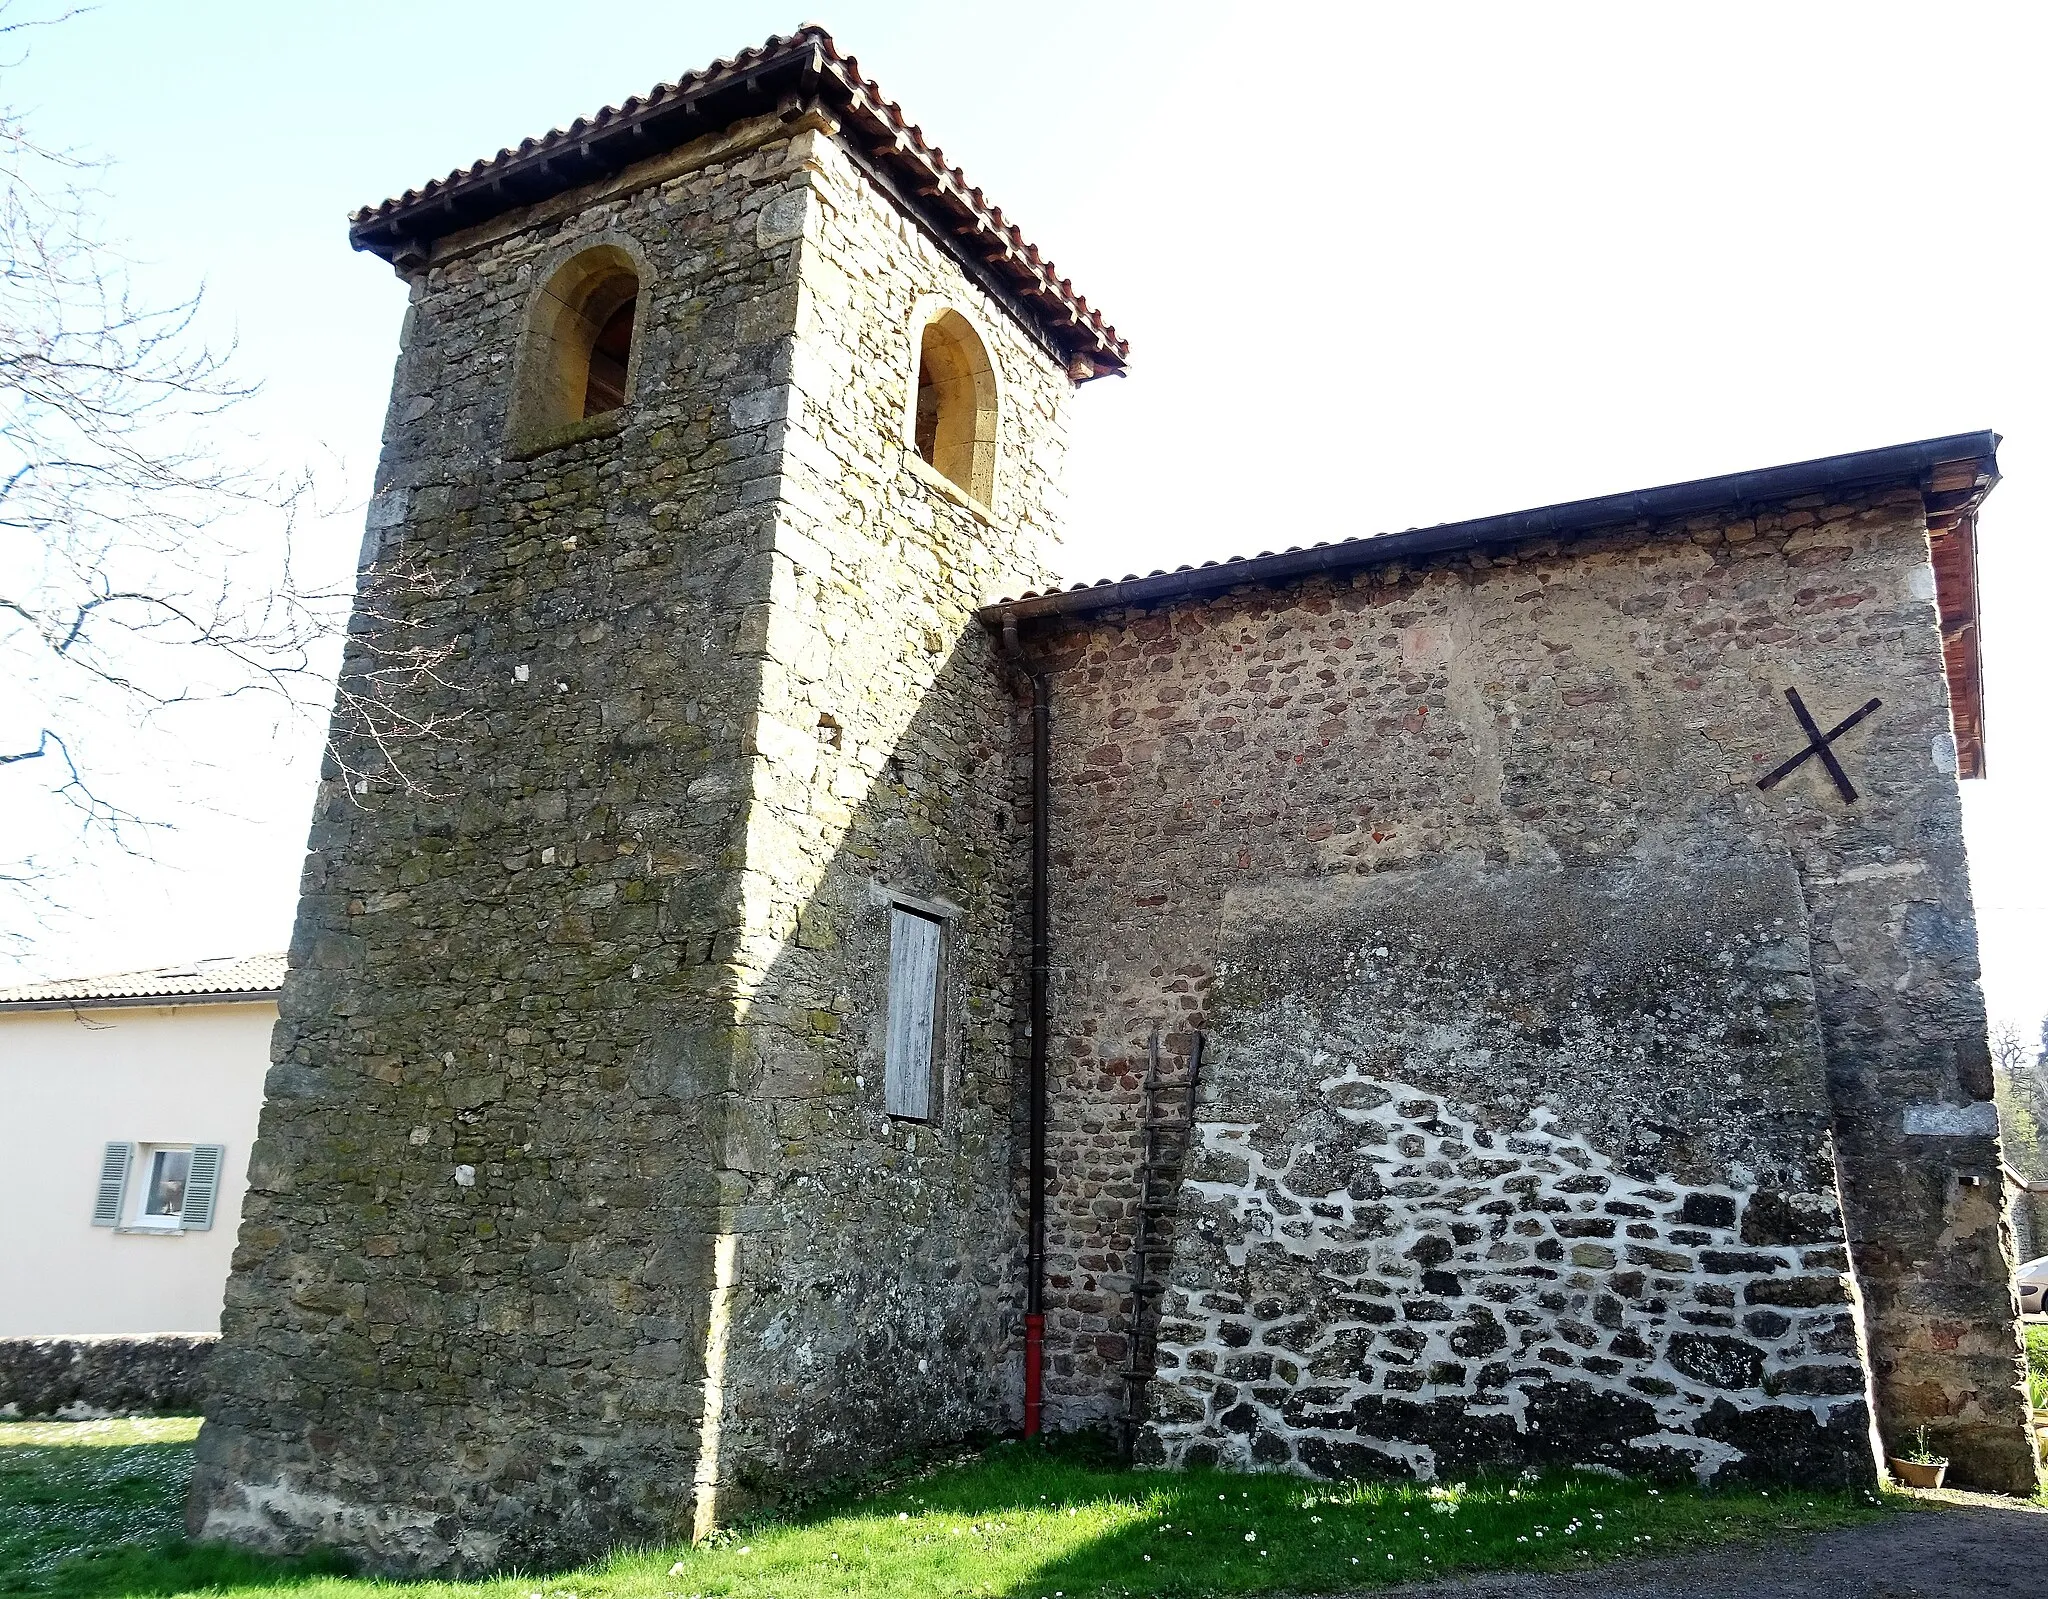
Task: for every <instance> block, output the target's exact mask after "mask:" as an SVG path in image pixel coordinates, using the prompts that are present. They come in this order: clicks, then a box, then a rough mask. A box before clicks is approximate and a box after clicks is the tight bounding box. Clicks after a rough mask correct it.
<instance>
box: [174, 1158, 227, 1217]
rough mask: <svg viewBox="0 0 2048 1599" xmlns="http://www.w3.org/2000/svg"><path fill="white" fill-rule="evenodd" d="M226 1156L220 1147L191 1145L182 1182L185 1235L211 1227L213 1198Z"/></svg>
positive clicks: (217, 1188)
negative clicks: (189, 1163) (189, 1157)
mask: <svg viewBox="0 0 2048 1599" xmlns="http://www.w3.org/2000/svg"><path fill="white" fill-rule="evenodd" d="M226 1154H227V1149H226V1147H225V1146H223V1145H220V1144H194V1145H193V1146H192V1166H191V1171H190V1174H189V1175H188V1176H187V1177H186V1179H185V1211H184V1223H185V1230H186V1231H187V1232H204V1231H206V1229H207V1228H209V1227H211V1226H212V1225H213V1196H214V1195H215V1194H216V1193H218V1192H219V1191H220V1167H221V1161H222V1159H223V1157H225V1156H226Z"/></svg>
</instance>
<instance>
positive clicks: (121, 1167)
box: [92, 1144, 135, 1227]
mask: <svg viewBox="0 0 2048 1599" xmlns="http://www.w3.org/2000/svg"><path fill="white" fill-rule="evenodd" d="M134 1158H135V1146H134V1145H133V1144H109V1145H107V1152H106V1153H105V1154H104V1155H102V1156H101V1157H100V1187H99V1195H98V1197H97V1198H96V1199H94V1201H93V1206H92V1224H93V1226H95V1227H118V1226H120V1225H121V1204H122V1201H123V1200H125V1199H126V1198H127V1197H128V1167H129V1164H130V1162H132V1161H133V1160H134Z"/></svg>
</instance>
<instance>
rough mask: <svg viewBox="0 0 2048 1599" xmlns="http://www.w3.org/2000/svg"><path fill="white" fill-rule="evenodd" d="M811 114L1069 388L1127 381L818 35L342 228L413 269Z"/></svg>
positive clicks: (1123, 357) (1019, 238) (1030, 250)
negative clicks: (629, 176) (983, 277)
mask: <svg viewBox="0 0 2048 1599" xmlns="http://www.w3.org/2000/svg"><path fill="white" fill-rule="evenodd" d="M816 105H824V106H828V107H830V108H831V111H832V113H833V114H834V116H835V117H836V119H837V120H838V122H839V125H840V133H841V136H842V137H843V138H845V139H846V140H847V142H848V143H849V144H850V145H852V146H854V147H855V148H856V149H858V150H859V151H860V153H861V154H862V155H864V156H865V157H866V159H867V160H868V161H870V162H872V163H873V164H874V165H875V166H876V167H877V168H879V169H880V170H882V171H885V172H887V173H889V174H890V176H891V177H892V178H893V179H895V180H896V181H895V184H894V197H895V198H896V199H897V201H898V203H901V204H905V205H908V206H910V207H911V208H912V209H913V210H914V212H915V213H916V214H917V215H918V216H919V217H920V218H921V219H922V220H923V221H924V222H925V223H926V224H927V226H929V227H930V229H931V231H932V234H933V236H934V237H935V238H936V239H937V240H938V242H939V243H940V245H941V246H942V247H943V248H944V249H946V250H947V251H948V252H949V253H950V254H952V255H953V256H955V257H956V258H957V259H958V260H959V261H961V262H962V264H963V265H967V266H968V267H969V269H970V270H971V271H972V270H977V269H978V270H980V271H983V272H989V273H993V274H994V275H995V276H996V277H998V278H999V279H1001V280H1002V281H1003V282H1004V284H1005V286H1006V288H1007V289H1008V290H1009V291H1010V293H1011V294H1012V295H1013V296H1016V299H1015V300H1014V301H1013V309H1016V310H1021V311H1022V312H1023V314H1025V315H1026V316H1028V317H1029V318H1030V320H1031V321H1032V322H1033V323H1035V324H1037V326H1038V327H1039V328H1040V329H1041V330H1042V332H1043V334H1044V336H1045V337H1046V338H1047V339H1049V340H1050V341H1051V342H1052V343H1053V344H1054V345H1055V346H1056V347H1057V348H1058V350H1059V351H1060V352H1061V355H1062V358H1063V359H1064V360H1065V361H1066V363H1067V365H1068V368H1069V375H1070V376H1071V377H1073V378H1074V380H1075V381H1077V382H1085V381H1087V380H1088V379H1090V378H1095V377H1101V376H1103V375H1105V374H1108V373H1112V372H1121V371H1123V369H1124V367H1125V364H1126V363H1127V361H1128V360H1129V357H1130V344H1129V341H1127V340H1126V339H1124V338H1122V337H1120V336H1119V335H1118V333H1117V331H1116V329H1115V328H1114V327H1112V326H1110V324H1109V323H1108V322H1107V321H1106V320H1104V318H1103V316H1102V313H1101V312H1100V311H1098V310H1096V309H1095V308H1094V307H1093V306H1091V305H1090V304H1089V303H1088V300H1087V297H1086V296H1085V295H1082V294H1081V293H1079V292H1078V291H1077V290H1076V289H1075V288H1074V285H1073V283H1072V281H1071V280H1070V279H1067V278H1063V277H1061V276H1060V275H1059V269H1058V268H1057V267H1056V266H1054V264H1053V263H1052V262H1051V261H1049V260H1047V259H1046V258H1045V256H1043V255H1042V254H1041V253H1040V252H1039V250H1038V247H1037V246H1036V245H1034V244H1032V243H1031V242H1030V241H1028V240H1027V239H1026V238H1025V237H1024V235H1023V234H1022V233H1021V232H1020V231H1019V230H1018V229H1017V227H1016V226H1015V224H1013V223H1012V222H1011V221H1010V220H1009V219H1008V218H1007V217H1005V216H1004V215H1003V211H1002V208H1001V207H1000V206H997V205H995V204H992V203H991V202H990V201H989V200H988V199H987V197H986V196H984V195H983V193H982V192H981V190H980V189H978V188H974V187H972V186H971V185H969V183H968V182H967V178H966V175H965V174H964V173H962V172H961V171H960V169H959V168H958V167H956V166H953V165H951V164H950V163H949V162H948V161H947V160H946V156H945V152H944V151H943V150H941V149H939V148H938V147H937V146H936V145H933V144H931V143H930V142H929V141H928V140H927V139H926V138H925V136H924V130H923V129H922V128H920V127H918V126H917V125H916V124H915V123H913V122H911V121H909V119H908V118H906V117H905V116H904V114H903V108H902V107H901V106H899V105H898V104H896V102H895V101H893V100H890V99H889V98H887V96H885V95H884V94H883V93H882V91H881V88H880V86H879V85H878V84H876V83H875V82H874V80H873V79H871V78H869V77H867V76H866V75H865V74H864V73H863V72H862V71H861V69H860V63H859V61H858V60H856V59H855V58H854V57H852V56H848V55H842V54H841V53H840V51H839V48H838V46H837V45H836V44H835V43H834V42H833V39H832V36H831V35H830V34H829V33H827V32H826V31H825V30H824V29H823V28H820V27H818V26H816V25H815V24H808V23H807V24H805V25H804V26H803V27H801V28H799V29H798V30H797V31H796V32H795V33H793V34H790V35H787V36H782V35H778V36H776V37H774V38H772V39H770V40H768V42H767V43H766V44H763V45H759V46H756V47H754V48H752V49H748V50H742V51H740V52H739V53H738V54H737V55H735V56H733V57H732V58H731V59H729V60H721V61H714V62H713V63H712V64H711V65H710V66H708V67H705V68H703V69H702V70H701V71H697V72H689V73H685V74H683V76H682V77H680V78H678V79H677V80H676V81H675V82H674V83H667V84H662V85H659V86H658V87H656V88H655V89H653V90H651V91H650V92H649V93H647V94H645V95H637V96H635V97H633V98H632V99H629V100H626V101H625V102H623V103H622V104H620V105H618V106H606V107H605V108H604V109H603V110H601V111H599V112H598V113H596V115H594V116H591V117H579V118H577V119H576V120H575V121H574V122H572V123H571V124H570V125H569V126H568V127H567V128H562V129H556V130H555V131H554V132H552V133H549V134H546V135H544V136H543V137H541V138H539V139H526V140H523V141H521V143H520V144H519V146H518V148H516V149H504V150H500V151H499V152H498V153H497V154H496V155H495V156H491V157H487V158H486V159H484V160H481V161H477V162H475V163H473V164H472V165H471V166H469V167H467V168H464V169H460V170H458V171H454V172H451V173H449V174H448V175H447V176H446V177H445V178H437V179H434V180H432V181H431V182H428V183H426V184H423V185H422V186H421V187H419V188H418V189H408V190H407V191H406V192H405V193H404V194H403V195H400V196H398V197H397V198H395V199H390V200H386V201H384V202H383V203H382V204H381V205H376V206H364V207H362V208H361V209H360V210H358V211H357V212H355V213H354V215H352V216H351V217H350V218H349V242H350V243H351V244H352V245H354V247H355V248H356V249H358V250H367V251H369V252H371V253H372V254H375V255H378V256H381V257H382V258H383V259H385V260H386V261H389V262H391V263H392V264H393V265H394V266H397V267H400V268H401V269H402V270H407V271H416V270H418V269H419V268H421V267H423V266H424V265H425V264H426V262H427V259H428V250H429V246H430V245H431V243H432V241H433V240H435V239H438V238H442V237H445V236H447V235H449V234H452V233H459V232H461V231H463V230H465V229H467V228H470V227H474V226H476V225H477V224H479V223H481V222H485V221H488V220H489V219H491V218H493V217H497V216H502V215H504V214H506V213H507V212H510V211H516V210H519V209H521V208H522V207H525V206H529V205H533V204H536V203H538V202H539V201H541V200H545V199H549V198H552V197H553V196H555V195H558V194H566V193H568V192H569V191H571V190H573V189H579V188H582V187H584V186H586V185H588V184H592V183H598V182H601V181H603V180H605V179H607V178H610V177H613V176H615V175H616V174H618V173H620V172H623V171H625V170H626V169H627V168H628V167H631V166H635V165H638V164H639V163H640V162H642V161H645V160H648V159H649V158H650V157H653V156H657V155H662V154H665V153H666V152H667V151H670V150H673V149H678V148H680V147H681V146H683V145H685V144H688V143H690V142H691V141H692V140H694V139H697V138H699V137H702V136H703V135H705V134H708V133H714V132H717V131H718V130H720V129H722V128H726V127H729V126H731V125H732V124H733V123H734V122H737V121H741V120H743V119H745V118H747V117H750V116H761V115H765V114H780V115H782V116H783V117H784V118H785V119H792V120H793V119H794V118H796V117H797V116H799V115H800V114H801V113H802V112H803V111H805V110H807V109H809V108H811V107H813V106H816Z"/></svg>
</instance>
